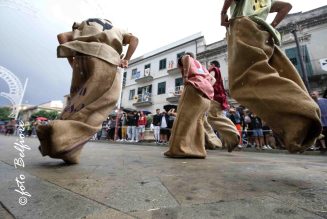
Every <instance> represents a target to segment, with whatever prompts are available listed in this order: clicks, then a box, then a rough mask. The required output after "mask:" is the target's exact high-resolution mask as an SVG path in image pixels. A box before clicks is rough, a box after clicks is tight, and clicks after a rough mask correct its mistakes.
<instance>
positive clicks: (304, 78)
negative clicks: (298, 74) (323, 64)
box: [291, 25, 311, 93]
mask: <svg viewBox="0 0 327 219" xmlns="http://www.w3.org/2000/svg"><path fill="white" fill-rule="evenodd" d="M297 31H298V26H297V25H295V28H294V29H293V30H292V31H291V33H292V34H293V35H294V39H295V43H296V48H297V52H298V54H299V56H300V65H301V70H302V73H303V81H304V85H305V86H306V88H307V90H308V92H309V93H310V90H311V89H310V84H309V80H308V74H307V69H306V67H305V65H304V59H303V54H302V51H301V49H300V44H299V39H298V37H297V33H296V32H297Z"/></svg>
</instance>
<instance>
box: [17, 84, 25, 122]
mask: <svg viewBox="0 0 327 219" xmlns="http://www.w3.org/2000/svg"><path fill="white" fill-rule="evenodd" d="M27 82H28V78H26V81H25V84H24V89H23V92H22V95H21V97H20V100H19V103H18V105H17V108H18V109H17V113H16V115H15V120H17V119H18V115H19V111H20V109H19V107H20V106H21V104H22V102H23V98H24V94H25V90H26V87H27Z"/></svg>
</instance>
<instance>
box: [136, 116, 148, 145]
mask: <svg viewBox="0 0 327 219" xmlns="http://www.w3.org/2000/svg"><path fill="white" fill-rule="evenodd" d="M146 122H147V121H146V116H145V115H144V113H143V112H142V111H140V112H139V120H138V128H137V129H138V135H139V139H140V141H144V132H145V125H146Z"/></svg>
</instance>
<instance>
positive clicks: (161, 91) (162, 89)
mask: <svg viewBox="0 0 327 219" xmlns="http://www.w3.org/2000/svg"><path fill="white" fill-rule="evenodd" d="M165 93H166V82H165V81H164V82H161V83H158V95H160V94H165Z"/></svg>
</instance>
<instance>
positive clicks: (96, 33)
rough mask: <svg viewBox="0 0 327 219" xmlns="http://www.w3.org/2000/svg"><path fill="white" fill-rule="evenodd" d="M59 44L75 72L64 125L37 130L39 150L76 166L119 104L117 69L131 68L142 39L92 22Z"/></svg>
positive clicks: (53, 124) (52, 124)
mask: <svg viewBox="0 0 327 219" xmlns="http://www.w3.org/2000/svg"><path fill="white" fill-rule="evenodd" d="M58 41H59V43H60V45H59V46H58V48H57V56H58V57H59V58H60V57H66V58H68V61H69V63H70V65H71V66H72V69H73V76H72V82H71V87H70V95H69V98H68V102H67V105H66V107H65V108H64V110H63V112H62V113H61V118H60V120H54V121H52V122H50V123H49V124H48V125H46V126H44V125H42V126H38V128H37V135H38V138H39V140H40V143H41V145H40V147H39V149H40V152H41V154H42V155H43V156H46V155H48V156H49V157H52V158H59V159H63V160H64V161H65V162H67V163H78V162H79V157H80V153H81V149H82V147H83V146H84V144H85V143H86V142H87V141H88V140H89V139H90V138H91V137H92V136H93V135H94V134H95V133H96V132H97V131H98V130H99V129H100V128H101V125H102V122H103V121H104V120H106V119H107V116H108V114H109V113H110V112H111V111H112V109H113V108H114V107H115V105H116V102H117V100H118V98H119V95H120V75H119V72H118V66H120V67H123V68H126V67H128V61H129V60H130V58H131V56H132V55H133V53H134V51H135V49H136V47H137V45H138V39H137V37H135V36H133V35H132V34H131V33H128V32H126V31H124V30H122V29H120V28H117V27H114V26H113V25H112V23H111V22H110V21H108V20H105V19H97V18H94V19H87V20H85V21H83V22H82V23H80V24H78V23H74V25H73V31H70V32H65V33H61V34H59V35H58ZM127 44H128V49H127V52H126V56H125V57H124V58H123V59H121V54H122V51H123V46H124V45H127Z"/></svg>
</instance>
